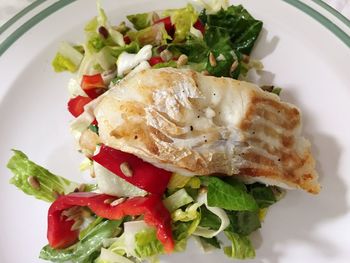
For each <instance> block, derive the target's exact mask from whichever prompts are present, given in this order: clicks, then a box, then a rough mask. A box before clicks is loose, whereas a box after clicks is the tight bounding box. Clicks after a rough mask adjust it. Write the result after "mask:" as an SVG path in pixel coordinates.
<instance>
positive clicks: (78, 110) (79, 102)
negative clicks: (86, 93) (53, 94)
mask: <svg viewBox="0 0 350 263" xmlns="http://www.w3.org/2000/svg"><path fill="white" fill-rule="evenodd" d="M91 101H92V99H90V98H89V97H83V96H77V97H75V98H73V99H70V100H69V101H68V110H69V112H70V113H71V114H72V115H73V116H74V117H78V116H79V115H81V114H82V113H83V112H84V106H85V105H86V104H88V103H89V102H91Z"/></svg>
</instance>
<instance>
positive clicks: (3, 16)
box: [0, 0, 350, 26]
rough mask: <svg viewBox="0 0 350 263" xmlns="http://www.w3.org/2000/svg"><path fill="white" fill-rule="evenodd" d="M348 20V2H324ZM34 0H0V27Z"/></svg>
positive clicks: (349, 1) (349, 6)
mask: <svg viewBox="0 0 350 263" xmlns="http://www.w3.org/2000/svg"><path fill="white" fill-rule="evenodd" d="M324 1H325V2H326V3H328V4H329V5H330V6H332V7H334V8H335V9H337V10H338V11H339V12H340V13H342V14H343V15H344V16H346V17H347V18H349V19H350V0H324ZM32 2H35V0H11V1H8V0H0V26H1V25H3V24H4V23H5V22H6V21H7V20H9V19H10V18H11V17H13V16H14V15H15V14H17V13H18V12H19V11H21V10H22V9H23V8H25V7H26V6H27V5H29V4H31V3H32Z"/></svg>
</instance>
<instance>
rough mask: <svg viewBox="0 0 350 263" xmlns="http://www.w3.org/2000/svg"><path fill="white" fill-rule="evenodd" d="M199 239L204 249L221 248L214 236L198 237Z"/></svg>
mask: <svg viewBox="0 0 350 263" xmlns="http://www.w3.org/2000/svg"><path fill="white" fill-rule="evenodd" d="M199 241H200V243H201V246H202V247H203V249H204V251H210V250H211V249H212V248H219V249H220V248H221V244H220V242H219V240H218V239H217V238H216V237H212V238H205V237H199Z"/></svg>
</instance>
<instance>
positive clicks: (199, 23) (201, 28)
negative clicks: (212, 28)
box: [193, 19, 205, 35]
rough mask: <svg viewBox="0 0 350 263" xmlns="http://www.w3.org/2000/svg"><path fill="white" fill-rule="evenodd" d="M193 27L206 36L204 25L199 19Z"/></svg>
mask: <svg viewBox="0 0 350 263" xmlns="http://www.w3.org/2000/svg"><path fill="white" fill-rule="evenodd" d="M193 27H194V28H195V29H198V30H199V31H201V32H202V34H203V35H204V33H205V26H204V25H203V23H202V22H201V21H200V20H199V19H198V20H197V21H196V23H194V24H193Z"/></svg>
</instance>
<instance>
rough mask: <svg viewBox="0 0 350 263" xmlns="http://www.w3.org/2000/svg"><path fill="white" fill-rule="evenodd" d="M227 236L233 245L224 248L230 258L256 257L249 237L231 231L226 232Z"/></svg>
mask: <svg viewBox="0 0 350 263" xmlns="http://www.w3.org/2000/svg"><path fill="white" fill-rule="evenodd" d="M225 235H226V236H227V238H228V239H229V240H230V241H231V243H232V244H231V246H230V247H224V252H225V254H226V255H227V256H228V257H231V258H236V259H249V258H254V257H255V249H254V247H253V245H252V243H251V242H250V240H249V238H248V237H246V236H243V235H239V234H236V233H233V232H230V231H225Z"/></svg>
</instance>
